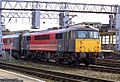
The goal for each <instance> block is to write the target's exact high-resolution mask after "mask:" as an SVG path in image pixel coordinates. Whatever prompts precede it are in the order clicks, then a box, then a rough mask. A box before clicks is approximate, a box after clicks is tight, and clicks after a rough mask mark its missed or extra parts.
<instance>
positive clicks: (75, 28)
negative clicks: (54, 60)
mask: <svg viewBox="0 0 120 82" xmlns="http://www.w3.org/2000/svg"><path fill="white" fill-rule="evenodd" d="M70 30H96V31H98V29H97V28H95V27H92V26H86V25H72V26H70V27H69V28H63V29H57V30H43V31H39V32H33V33H25V34H23V36H29V35H30V34H32V35H37V34H45V33H46V34H47V33H63V32H67V31H70Z"/></svg>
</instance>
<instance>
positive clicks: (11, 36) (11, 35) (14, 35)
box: [3, 34, 20, 38]
mask: <svg viewBox="0 0 120 82" xmlns="http://www.w3.org/2000/svg"><path fill="white" fill-rule="evenodd" d="M19 35H20V34H10V35H4V36H3V38H17V37H19Z"/></svg>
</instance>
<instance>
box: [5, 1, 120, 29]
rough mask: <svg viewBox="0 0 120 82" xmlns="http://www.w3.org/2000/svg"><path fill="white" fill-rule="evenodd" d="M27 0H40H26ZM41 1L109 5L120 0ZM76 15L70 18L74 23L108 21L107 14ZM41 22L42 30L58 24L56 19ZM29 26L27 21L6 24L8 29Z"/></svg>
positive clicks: (27, 27)
mask: <svg viewBox="0 0 120 82" xmlns="http://www.w3.org/2000/svg"><path fill="white" fill-rule="evenodd" d="M27 1H41V0H27ZM42 1H50V2H72V3H88V4H109V5H119V4H120V0H42ZM76 15H78V17H75V18H74V19H73V20H72V21H73V22H76V23H80V22H101V23H105V24H106V23H108V22H109V16H108V15H107V14H85V13H84V14H83V13H77V14H76ZM11 21H12V20H11ZM26 21H27V20H26ZM41 22H45V24H42V23H41V26H40V27H41V28H40V30H44V29H47V28H50V27H53V26H58V24H56V23H57V22H58V21H57V20H56V21H51V22H50V20H41ZM54 22H55V23H54ZM53 23H54V24H53ZM18 26H20V27H18ZM30 26H31V25H30V24H29V23H24V24H20V23H19V24H18V23H8V24H6V28H8V29H10V30H28V29H30ZM16 27H17V28H16Z"/></svg>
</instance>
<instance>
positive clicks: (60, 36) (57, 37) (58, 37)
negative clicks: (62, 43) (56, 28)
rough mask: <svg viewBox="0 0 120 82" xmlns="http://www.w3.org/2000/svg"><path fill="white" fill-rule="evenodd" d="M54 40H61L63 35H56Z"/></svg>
mask: <svg viewBox="0 0 120 82" xmlns="http://www.w3.org/2000/svg"><path fill="white" fill-rule="evenodd" d="M55 38H56V39H63V33H59V34H56V36H55Z"/></svg>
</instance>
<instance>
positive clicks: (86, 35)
mask: <svg viewBox="0 0 120 82" xmlns="http://www.w3.org/2000/svg"><path fill="white" fill-rule="evenodd" d="M19 38H20V39H19V40H20V41H19V44H18V45H19V48H20V49H19V50H20V51H19V52H20V53H19V55H20V56H17V57H20V58H25V59H29V60H35V61H36V60H37V61H39V60H47V61H49V60H54V61H56V63H58V64H60V63H68V64H80V63H84V64H85V65H86V66H88V65H89V64H90V63H94V62H95V61H94V59H95V58H96V57H97V55H98V53H99V52H100V50H101V45H100V41H99V31H98V29H96V28H94V27H90V26H84V25H73V26H70V27H69V28H63V29H57V30H46V31H40V32H33V33H25V34H22V35H21V36H19ZM13 54H14V53H13Z"/></svg>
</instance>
